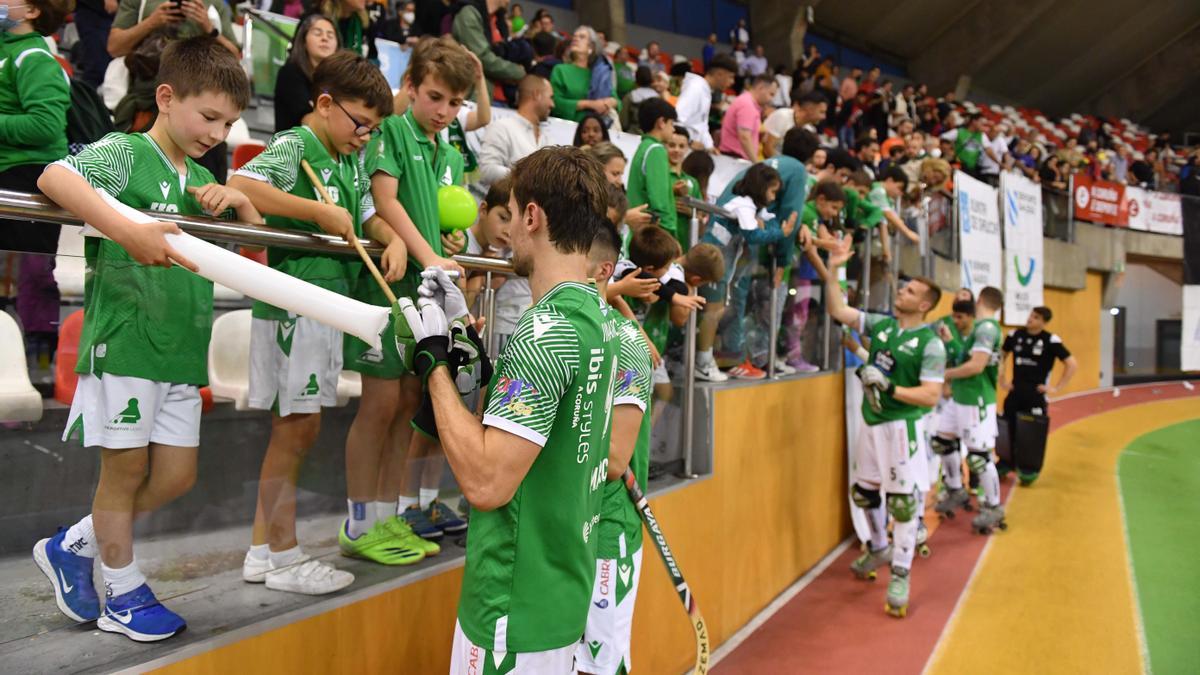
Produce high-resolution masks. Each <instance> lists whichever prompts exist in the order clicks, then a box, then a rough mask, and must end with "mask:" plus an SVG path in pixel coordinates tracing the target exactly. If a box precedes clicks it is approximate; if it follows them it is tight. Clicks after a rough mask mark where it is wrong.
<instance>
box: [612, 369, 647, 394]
mask: <svg viewBox="0 0 1200 675" xmlns="http://www.w3.org/2000/svg"><path fill="white" fill-rule="evenodd" d="M635 377H637V371H635V370H629V369H626V368H622V369H620V370H618V371H617V391H619V392H621V393H623V394H624V393H629V394H637V393H639V392H641V391H642V388H641V387H639V386H638V385H637V383H636V382H634V378H635Z"/></svg>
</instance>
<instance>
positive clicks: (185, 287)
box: [33, 38, 262, 642]
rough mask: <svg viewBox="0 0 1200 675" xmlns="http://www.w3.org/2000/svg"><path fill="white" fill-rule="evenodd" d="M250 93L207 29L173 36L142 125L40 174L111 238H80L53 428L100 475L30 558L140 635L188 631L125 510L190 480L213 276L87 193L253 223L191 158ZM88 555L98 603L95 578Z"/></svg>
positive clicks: (65, 599) (81, 603)
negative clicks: (67, 380)
mask: <svg viewBox="0 0 1200 675" xmlns="http://www.w3.org/2000/svg"><path fill="white" fill-rule="evenodd" d="M249 98H250V85H249V82H247V80H246V76H245V74H244V73H243V72H242V69H241V66H240V65H239V64H238V62H237V59H235V58H234V57H233V55H232V54H230V53H229V52H228V51H226V50H225V49H224V48H223V47H221V46H220V45H218V44H217V43H216V42H215V41H213V40H212V39H211V38H199V39H196V40H186V41H179V42H173V43H171V44H170V45H169V46H168V47H167V48H166V49H165V50H164V51H163V55H162V65H161V67H160V69H159V72H158V86H157V88H156V90H155V102H156V103H157V105H158V117H157V119H156V120H155V122H154V126H153V127H151V129H150V131H149V132H148V133H144V134H120V133H113V134H109V135H107V136H105V137H104V138H103V139H101V140H100V141H98V142H96V143H93V144H91V145H89V146H88V147H87V148H85V149H84V150H83V151H82V152H80V153H79V154H78V155H75V156H72V157H67V158H66V159H63V160H60V161H58V162H56V163H54V164H52V165H50V166H49V167H47V169H46V171H45V172H44V173H43V174H42V177H41V179H40V180H39V181H38V187H39V188H41V190H42V192H44V193H45V194H46V195H47V196H48V197H50V198H51V199H53V200H54V201H55V202H57V203H58V204H59V205H61V206H62V207H63V208H65V209H67V210H68V211H70V212H72V213H74V214H76V215H78V216H79V217H80V218H82V219H83V220H84V221H85V222H87V223H89V224H91V225H92V226H93V227H95V228H96V229H98V230H99V231H100V232H102V233H104V235H105V236H107V237H108V239H100V238H91V237H89V238H88V239H87V241H86V242H85V244H84V250H85V256H86V258H87V263H88V279H87V285H86V288H85V292H84V315H85V319H84V325H83V334H82V337H81V338H80V343H79V362H78V364H77V365H76V367H75V370H76V372H77V373H79V383H78V385H77V386H76V389H75V398H74V400H73V401H72V403H71V412H70V415H69V417H68V423H67V429H66V431H65V432H64V434H63V440H64V441H65V440H67V439H69V438H70V436H71V435H72V433H73V432H75V431H79V432H80V434H81V440H82V442H83V444H84V445H85V446H88V447H96V446H99V447H100V448H101V450H100V453H101V454H100V480H99V484H98V485H97V487H96V494H95V498H94V500H93V502H92V513H91V515H89V516H87V517H85V518H84V519H83V520H80V521H79V522H78V523H76V524H75V525H73V526H71V527H70V528H69V529H67V530H63V531H60V532H59V533H58V534H57V535H55V536H53V537H50V538H48V539H43V540H41V541H39V542H38V543H37V545H36V546H35V547H34V550H33V557H34V560H35V561H36V562H37V564H38V567H39V568H41V570H42V572H44V573H45V574H46V577H47V578H48V579H50V581H51V583H52V584H53V586H54V594H55V599H56V601H57V603H58V607H59V609H61V610H62V611H63V613H65V614H66V615H67V616H69V617H71V618H72V619H74V620H76V621H81V622H82V621H93V620H95V621H96V627H97V628H99V629H100V630H104V631H109V632H114V633H121V634H123V635H126V636H128V637H129V638H131V639H133V640H137V641H139V642H149V641H155V640H162V639H165V638H168V637H170V636H172V635H174V634H175V633H177V632H179V631H180V630H183V628H184V627H185V626H186V624H185V622H184V621H183V619H182V618H180V617H179V616H178V615H176V614H175V613H173V612H171V611H170V610H168V609H167V608H165V607H163V606H162V605H161V604H159V602H158V600H157V599H156V598H155V596H154V593H153V591H151V590H150V587H149V586H148V585H147V584H146V578H145V576H143V575H142V573H141V571H139V569H138V564H137V561H136V560H135V559H134V556H133V520H134V517H135V516H136V515H143V514H146V513H149V512H151V511H154V510H155V509H158V508H159V507H161V506H163V505H164V504H167V503H168V502H170V501H172V500H173V499H175V498H177V497H179V496H180V495H182V494H184V493H186V492H187V491H188V490H189V489H190V488H191V486H192V484H193V483H194V482H195V480H196V456H197V450H198V446H199V445H200V391H199V388H200V387H202V386H204V385H205V384H207V382H208V367H207V359H208V341H209V337H210V333H211V328H212V294H213V290H212V289H213V287H212V283H211V282H210V281H208V280H206V279H204V278H202V277H199V276H197V275H196V274H193V272H192V271H189V270H195V266H194V265H193V264H192V263H190V262H189V261H187V260H186V259H184V258H183V257H182V256H180V255H179V254H178V253H177V252H176V251H175V250H174V249H173V248H172V247H171V244H170V243H169V242H168V241H167V240H166V239H165V238H164V235H166V234H172V233H178V232H179V228H178V227H176V226H175V225H173V224H168V223H147V224H140V223H134V222H132V221H130V220H128V219H127V218H125V217H124V216H122V215H121V214H120V213H118V212H117V211H116V210H114V209H113V208H112V207H111V206H109V205H108V204H107V203H106V202H105V200H104V199H103V198H102V197H101V196H100V192H101V191H103V192H105V193H107V194H108V195H109V196H110V197H112V198H115V199H116V200H118V201H120V202H121V203H122V204H125V205H126V206H130V207H133V208H136V209H148V210H151V211H158V212H160V213H172V214H182V215H191V216H198V215H216V216H227V215H229V211H230V210H231V209H232V211H233V212H235V213H236V216H237V218H238V219H239V220H243V221H247V222H252V223H257V222H261V220H262V219H261V218H260V217H259V215H258V211H256V210H255V208H254V206H253V205H252V204H251V202H250V200H249V199H247V197H246V195H244V194H242V193H241V192H239V191H237V190H236V189H233V188H230V187H223V186H221V185H218V184H217V183H216V181H214V180H213V176H212V174H210V173H209V172H208V171H207V170H205V169H203V168H202V167H200V166H199V165H198V164H197V163H196V162H195V161H194V160H195V159H197V158H199V157H201V156H202V155H204V153H206V152H208V150H209V149H210V148H212V147H213V146H215V145H218V144H220V143H221V142H222V141H224V140H225V136H226V135H227V134H228V133H229V129H230V127H231V126H232V125H233V122H234V121H235V120H236V119H237V118H238V116H240V115H241V112H242V109H243V108H245V106H246V103H247V101H248V100H249ZM176 263H178V265H180V266H179V267H174V266H173V265H174V264H176ZM184 268H187V269H184ZM97 555H99V556H100V571H101V576H102V578H103V579H104V588H105V595H106V602H105V607H104V612H103V614H101V612H100V602H99V598H98V597H97V595H96V589H95V587H94V586H93V582H92V568H93V562H94V560H95V558H96V556H97Z"/></svg>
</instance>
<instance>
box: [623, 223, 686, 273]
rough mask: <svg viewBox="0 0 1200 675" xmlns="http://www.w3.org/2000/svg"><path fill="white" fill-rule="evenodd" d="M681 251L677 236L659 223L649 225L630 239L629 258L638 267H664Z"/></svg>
mask: <svg viewBox="0 0 1200 675" xmlns="http://www.w3.org/2000/svg"><path fill="white" fill-rule="evenodd" d="M680 252H681V251H680V248H679V242H678V241H676V240H675V237H673V236H672V235H671V233H670V232H667V231H666V230H664V229H662V228H661V227H659V226H657V225H647V226H646V227H643V228H641V229H640V230H638V231H637V232H634V233H633V236H632V237H631V238H630V239H629V259H630V260H631V261H633V264H635V265H637V266H638V267H643V268H645V267H662V266H663V265H667V264H669V263H670V262H671V261H672V260H674V259H676V258H678V257H679V254H680Z"/></svg>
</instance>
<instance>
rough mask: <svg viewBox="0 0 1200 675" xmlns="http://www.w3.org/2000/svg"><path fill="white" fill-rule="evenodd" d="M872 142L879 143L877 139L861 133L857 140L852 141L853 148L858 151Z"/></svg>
mask: <svg viewBox="0 0 1200 675" xmlns="http://www.w3.org/2000/svg"><path fill="white" fill-rule="evenodd" d="M872 143H874V144H875V145H879V139H877V138H871V137H870V136H868V135H866V134H863V135H862V136H859V137H858V140H857V141H855V142H854V149H855V150H856V151H858V152H862V151H863V150H865V149H866V148H867V146H868V145H871V144H872Z"/></svg>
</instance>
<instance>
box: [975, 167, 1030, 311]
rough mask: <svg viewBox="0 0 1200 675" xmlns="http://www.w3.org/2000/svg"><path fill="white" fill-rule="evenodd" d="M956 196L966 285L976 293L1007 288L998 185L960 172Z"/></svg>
mask: <svg viewBox="0 0 1200 675" xmlns="http://www.w3.org/2000/svg"><path fill="white" fill-rule="evenodd" d="M954 196H955V201H956V202H957V203H958V233H959V239H958V240H959V247H960V251H961V253H962V286H963V288H969V289H971V291H972V292H974V293H975V294H976V295H978V294H979V291H980V289H982V288H983V287H984V286H994V287H996V288H1003V287H1004V271H1003V269H1002V268H1001V266H1000V265H1001V263H1000V257H1001V243H1000V210H999V208H998V207H997V204H996V188H994V187H992V186H991V185H988V184H987V183H984V182H981V181H978V180H975V179H974V178H971V177H970V176H968V175H967V174H965V173H963V172H961V171H956V172H955V173H954ZM1039 231H1040V221H1039Z"/></svg>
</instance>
